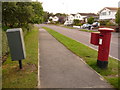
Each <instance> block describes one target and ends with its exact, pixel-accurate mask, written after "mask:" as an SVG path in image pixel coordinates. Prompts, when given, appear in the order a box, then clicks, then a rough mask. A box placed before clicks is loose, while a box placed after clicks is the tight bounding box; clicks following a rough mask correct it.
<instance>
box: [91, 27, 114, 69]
mask: <svg viewBox="0 0 120 90" xmlns="http://www.w3.org/2000/svg"><path fill="white" fill-rule="evenodd" d="M98 31H100V33H97V36H95V33H91V44H94V45H99V49H98V59H97V66H98V67H100V68H106V67H107V66H108V57H109V49H110V40H111V32H113V31H114V29H111V28H99V30H98ZM93 38H96V39H93ZM96 40H98V42H97V41H96ZM95 42H97V43H95Z"/></svg>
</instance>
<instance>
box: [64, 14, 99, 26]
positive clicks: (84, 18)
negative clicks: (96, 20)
mask: <svg viewBox="0 0 120 90" xmlns="http://www.w3.org/2000/svg"><path fill="white" fill-rule="evenodd" d="M90 16H92V17H97V16H98V15H96V14H94V13H77V14H70V15H68V16H67V19H66V21H65V23H64V25H70V24H73V21H74V19H78V20H80V21H84V22H87V19H88V18H89V17H90Z"/></svg>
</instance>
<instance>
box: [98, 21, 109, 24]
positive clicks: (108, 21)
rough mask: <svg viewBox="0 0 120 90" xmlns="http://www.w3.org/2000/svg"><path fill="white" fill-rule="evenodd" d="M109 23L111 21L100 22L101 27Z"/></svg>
mask: <svg viewBox="0 0 120 90" xmlns="http://www.w3.org/2000/svg"><path fill="white" fill-rule="evenodd" d="M108 22H109V20H102V21H100V25H107V23H108Z"/></svg>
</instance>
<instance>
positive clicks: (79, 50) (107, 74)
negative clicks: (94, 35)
mask: <svg viewBox="0 0 120 90" xmlns="http://www.w3.org/2000/svg"><path fill="white" fill-rule="evenodd" d="M43 28H44V29H46V30H47V31H48V32H49V33H50V34H51V35H53V36H54V37H55V38H56V39H57V40H58V41H59V42H61V43H62V44H63V45H65V46H66V47H67V48H68V49H69V50H71V51H72V52H73V53H75V54H76V55H78V56H79V57H80V58H82V59H83V60H84V61H85V62H86V63H87V64H88V65H89V66H90V67H92V68H93V69H94V70H95V71H96V72H98V73H99V74H100V75H102V76H103V77H104V78H105V79H106V80H107V81H108V82H109V83H110V84H111V85H113V86H114V87H115V88H118V61H117V60H115V59H113V58H110V57H109V64H108V68H107V69H100V68H98V67H97V65H96V61H97V51H96V50H93V49H91V48H89V47H87V46H85V45H84V44H82V43H79V42H77V41H75V40H73V39H71V38H69V37H66V36H64V35H62V34H60V33H58V32H56V31H54V30H52V29H50V28H47V27H43Z"/></svg>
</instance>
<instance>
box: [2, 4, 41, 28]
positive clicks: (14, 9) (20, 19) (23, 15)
mask: <svg viewBox="0 0 120 90" xmlns="http://www.w3.org/2000/svg"><path fill="white" fill-rule="evenodd" d="M2 16H3V17H2V23H3V26H8V27H22V26H27V25H28V23H33V24H34V23H42V22H43V8H42V4H41V3H40V2H3V3H2Z"/></svg>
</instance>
